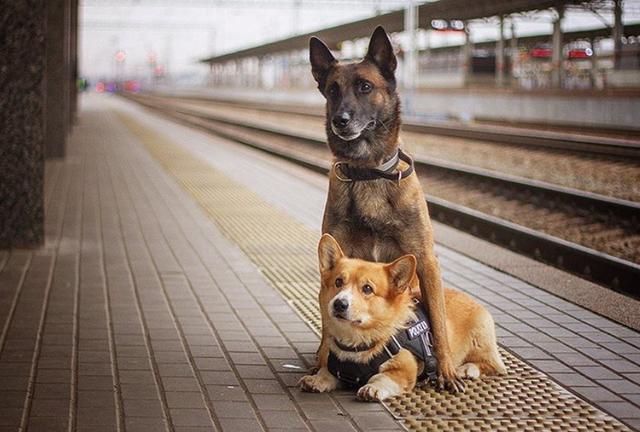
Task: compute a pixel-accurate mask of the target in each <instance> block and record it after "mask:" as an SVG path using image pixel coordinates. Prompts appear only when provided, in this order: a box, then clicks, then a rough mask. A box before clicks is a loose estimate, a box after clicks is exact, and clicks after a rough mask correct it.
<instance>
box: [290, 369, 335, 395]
mask: <svg viewBox="0 0 640 432" xmlns="http://www.w3.org/2000/svg"><path fill="white" fill-rule="evenodd" d="M298 385H299V386H300V389H302V390H303V391H307V392H313V393H323V392H330V391H332V390H335V388H336V387H337V386H338V379H337V378H336V377H334V376H333V375H331V372H329V369H327V368H326V367H322V368H320V370H318V372H317V373H316V374H314V375H305V376H303V377H302V378H300V381H298Z"/></svg>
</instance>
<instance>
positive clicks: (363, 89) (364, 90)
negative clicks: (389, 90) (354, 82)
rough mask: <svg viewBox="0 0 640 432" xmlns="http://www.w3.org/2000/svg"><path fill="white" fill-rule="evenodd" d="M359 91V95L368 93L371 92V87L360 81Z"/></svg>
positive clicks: (368, 83) (366, 82)
mask: <svg viewBox="0 0 640 432" xmlns="http://www.w3.org/2000/svg"><path fill="white" fill-rule="evenodd" d="M359 90H360V93H369V92H370V91H371V90H373V86H372V85H371V83H370V82H368V81H362V82H361V83H360V88H359Z"/></svg>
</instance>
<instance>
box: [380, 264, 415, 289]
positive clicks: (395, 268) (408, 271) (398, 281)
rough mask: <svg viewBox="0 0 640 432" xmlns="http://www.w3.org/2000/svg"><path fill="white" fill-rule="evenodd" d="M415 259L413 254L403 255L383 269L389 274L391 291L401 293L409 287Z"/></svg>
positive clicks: (413, 272) (412, 276)
mask: <svg viewBox="0 0 640 432" xmlns="http://www.w3.org/2000/svg"><path fill="white" fill-rule="evenodd" d="M416 267H417V261H416V257H415V256H413V255H404V256H401V257H400V258H398V259H397V260H395V261H394V262H392V263H391V264H387V265H386V266H385V269H386V270H387V273H388V274H389V280H390V281H391V284H392V288H393V292H395V293H398V294H399V293H401V292H403V291H404V290H405V289H407V288H410V287H411V282H412V280H413V278H414V276H415V274H416Z"/></svg>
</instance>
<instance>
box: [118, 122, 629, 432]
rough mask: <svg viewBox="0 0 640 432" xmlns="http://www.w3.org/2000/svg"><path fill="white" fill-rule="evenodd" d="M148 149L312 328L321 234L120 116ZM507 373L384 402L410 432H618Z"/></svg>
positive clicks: (558, 395) (519, 367)
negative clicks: (458, 388)
mask: <svg viewBox="0 0 640 432" xmlns="http://www.w3.org/2000/svg"><path fill="white" fill-rule="evenodd" d="M119 116H120V118H121V120H122V122H123V123H125V124H126V125H127V126H128V127H129V128H130V129H131V130H132V132H133V133H134V134H135V135H136V136H137V138H138V139H139V140H140V141H141V142H142V143H143V144H144V145H145V147H146V149H147V150H148V151H149V152H150V153H151V155H152V156H153V157H154V158H156V159H157V161H158V162H159V163H160V164H161V165H162V166H163V167H164V169H165V170H166V171H167V172H169V173H170V174H171V175H172V176H173V177H174V178H175V180H176V181H177V182H178V183H180V184H181V185H182V186H183V187H184V189H185V190H186V191H187V192H188V193H189V194H191V195H192V197H193V198H194V199H195V200H196V201H197V202H198V203H199V204H200V205H201V206H202V208H203V209H204V210H205V211H206V212H207V214H208V215H209V216H210V217H211V219H212V220H213V221H215V223H216V224H217V225H218V227H219V228H220V230H221V231H222V232H224V233H225V235H227V236H228V237H229V238H230V239H231V240H232V241H234V242H235V243H237V244H238V245H239V247H240V248H241V249H242V250H243V251H244V252H245V253H246V254H247V255H248V256H249V257H250V259H251V260H252V261H253V262H254V263H255V265H256V266H258V268H259V269H260V271H261V272H262V273H263V274H264V275H265V277H266V278H267V279H268V280H269V281H270V282H271V284H272V285H273V286H274V288H275V289H276V290H278V292H280V293H281V294H282V295H283V297H285V298H286V299H287V301H288V302H289V304H290V305H291V306H292V307H293V308H294V309H295V310H296V311H297V312H298V313H299V314H300V316H302V317H303V319H304V320H305V321H306V322H307V323H308V324H309V325H310V326H311V327H312V328H313V329H314V330H315V331H316V332H319V328H320V313H319V310H318V304H317V290H318V275H317V259H316V244H317V242H318V239H319V235H318V233H316V232H314V231H312V230H311V229H309V228H307V227H305V226H304V225H302V224H301V223H298V222H297V221H295V220H293V219H292V218H291V217H290V216H288V215H287V214H285V213H284V212H282V211H280V210H279V209H277V208H275V207H274V206H271V205H270V204H268V203H266V202H265V201H263V200H262V199H261V198H260V197H259V196H258V195H256V194H255V193H253V192H252V191H250V190H249V189H247V188H245V187H244V186H242V185H240V184H238V183H236V182H234V181H232V180H230V179H229V178H228V177H226V176H225V175H224V174H222V173H220V172H219V171H217V170H216V169H214V168H213V167H211V166H210V165H208V164H206V163H205V162H203V161H201V160H199V159H198V158H196V157H195V156H193V155H192V154H191V153H189V152H187V151H186V150H183V149H182V148H181V147H179V146H178V145H176V144H175V143H173V142H172V141H169V140H167V139H165V138H164V137H162V136H160V135H159V134H157V133H155V132H154V131H152V130H151V129H149V128H147V127H145V126H142V125H141V124H140V123H138V122H137V121H135V120H133V119H132V118H131V117H129V116H127V115H124V114H119ZM501 353H502V355H503V359H504V360H505V364H506V365H507V369H508V374H507V375H506V376H504V377H487V378H483V379H481V380H476V381H471V382H469V383H468V386H467V392H466V393H463V394H459V395H451V394H449V393H438V392H436V391H435V390H434V389H433V388H431V387H428V386H420V387H418V388H416V389H415V391H413V392H412V393H409V394H406V395H403V396H400V397H397V398H393V399H391V400H389V401H387V402H385V404H384V405H385V406H386V408H387V409H388V410H389V411H390V412H391V414H392V415H393V416H394V417H395V418H397V419H399V420H402V423H403V424H404V425H405V427H407V428H408V429H409V430H413V431H469V430H477V431H485V430H486V431H515V430H517V431H563V432H564V431H594V430H602V431H623V430H629V429H628V428H627V427H626V426H624V425H623V424H621V423H620V422H618V421H617V420H615V419H614V418H612V417H611V416H609V415H607V414H605V413H603V412H602V411H599V410H598V409H596V408H595V407H593V406H591V405H589V404H588V403H586V402H585V401H583V400H582V399H579V398H577V397H576V396H574V395H573V394H571V393H569V392H568V391H566V390H565V389H563V388H562V387H560V386H558V385H557V384H556V383H554V382H553V381H552V380H551V379H549V378H548V377H547V376H546V375H544V374H543V373H541V372H539V371H537V370H535V369H533V368H532V367H530V366H529V365H528V364H526V363H525V362H523V361H522V360H520V359H518V358H517V357H515V356H513V355H511V354H510V353H508V352H506V351H504V350H502V349H501Z"/></svg>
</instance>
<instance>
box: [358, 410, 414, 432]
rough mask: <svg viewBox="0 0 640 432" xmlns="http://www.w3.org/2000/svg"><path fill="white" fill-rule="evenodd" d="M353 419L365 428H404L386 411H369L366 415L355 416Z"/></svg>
mask: <svg viewBox="0 0 640 432" xmlns="http://www.w3.org/2000/svg"><path fill="white" fill-rule="evenodd" d="M353 420H354V421H355V423H356V424H357V425H358V426H359V427H360V428H361V429H363V430H379V429H389V430H392V429H394V428H395V429H397V430H398V431H400V430H403V429H402V428H401V427H400V426H399V424H398V422H396V421H395V420H393V418H391V417H390V416H389V415H388V414H387V413H386V412H369V413H366V415H358V416H354V417H353Z"/></svg>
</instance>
